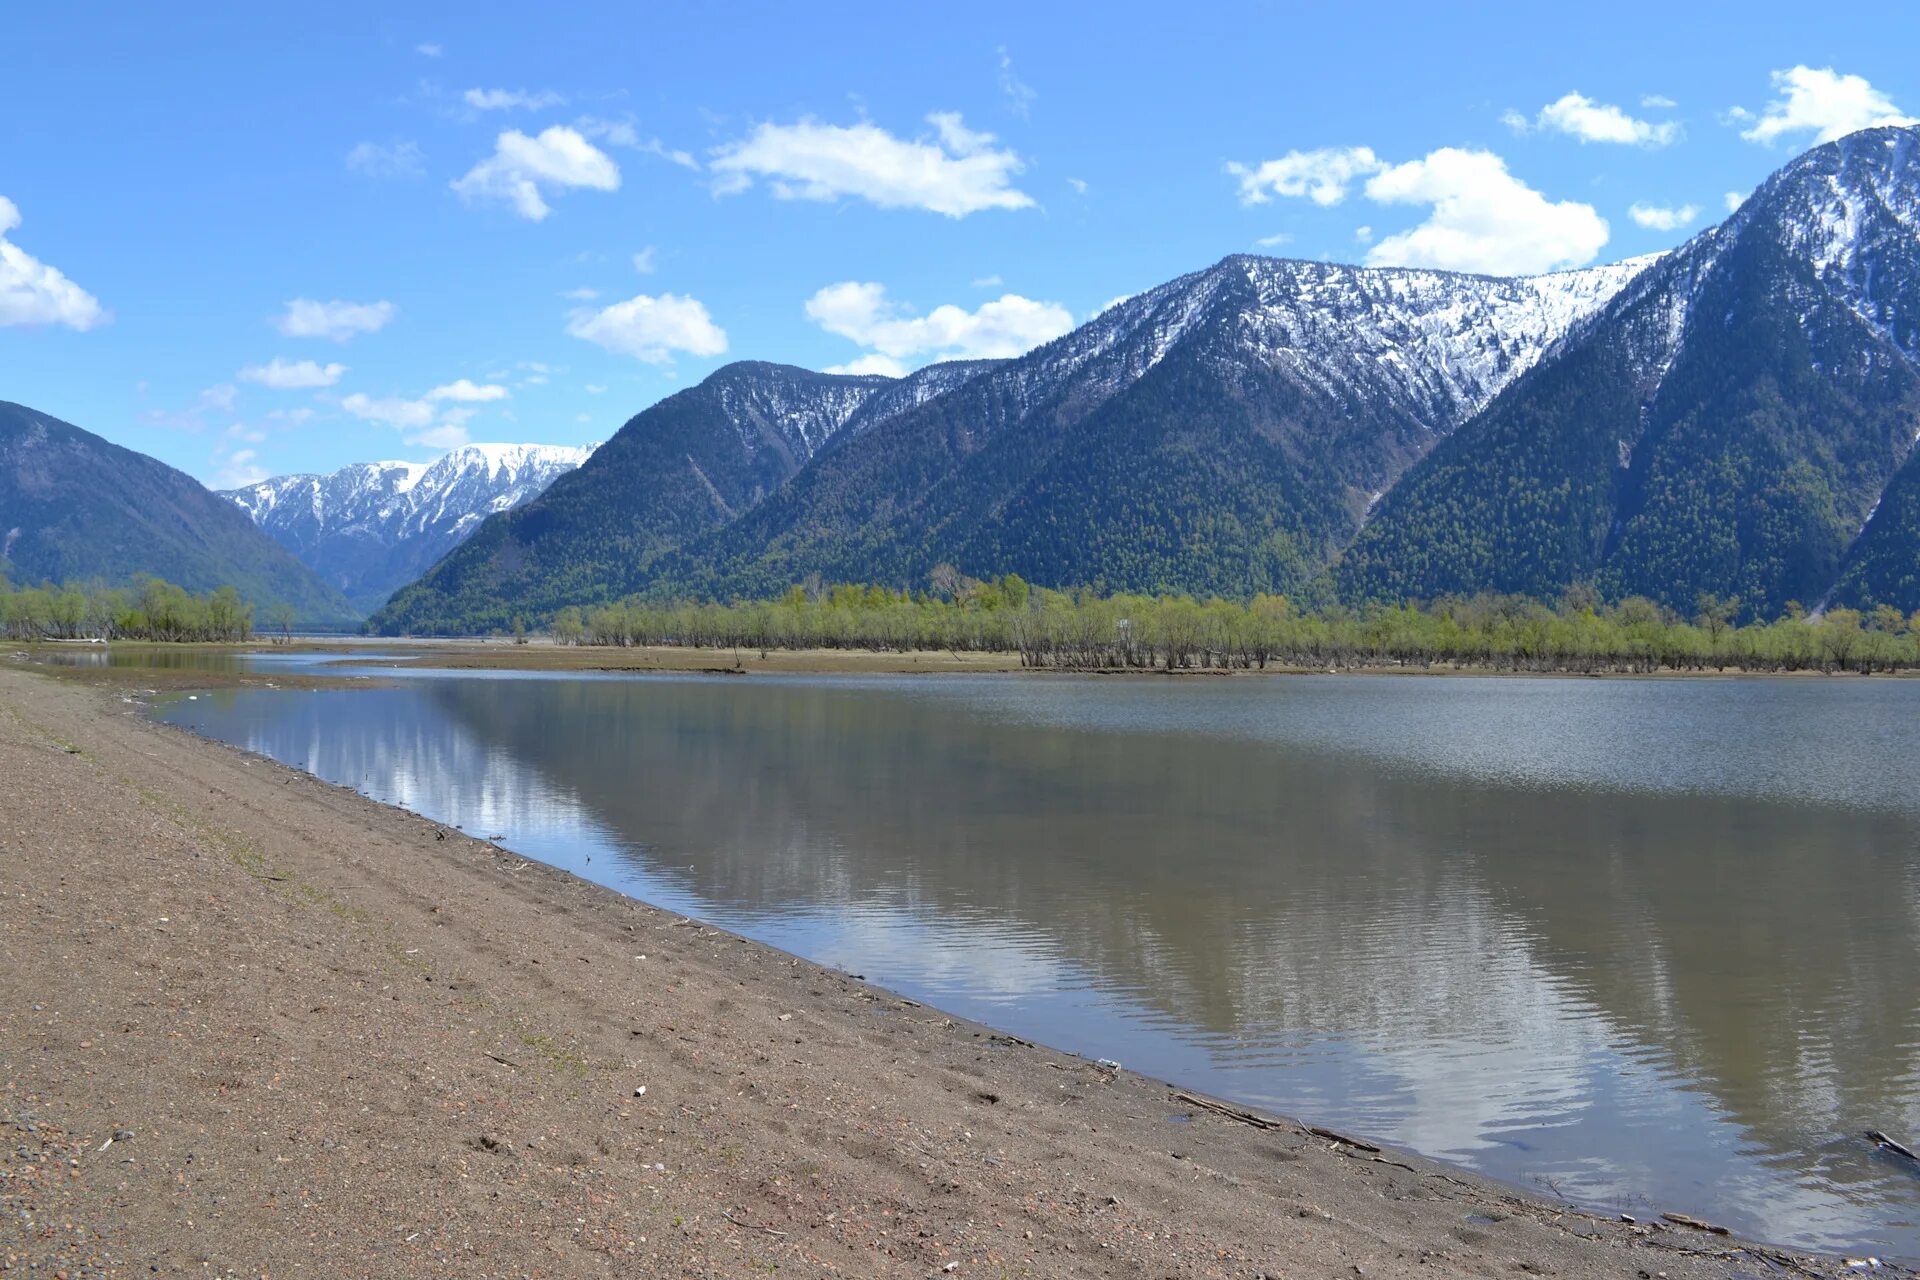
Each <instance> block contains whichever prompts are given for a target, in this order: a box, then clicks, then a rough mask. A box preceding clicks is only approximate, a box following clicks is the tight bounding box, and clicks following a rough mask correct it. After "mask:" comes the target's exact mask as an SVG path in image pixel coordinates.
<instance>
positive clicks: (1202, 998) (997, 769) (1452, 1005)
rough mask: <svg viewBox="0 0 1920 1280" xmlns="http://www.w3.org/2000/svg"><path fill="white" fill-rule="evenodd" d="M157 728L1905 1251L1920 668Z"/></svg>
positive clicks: (720, 682) (809, 693)
mask: <svg viewBox="0 0 1920 1280" xmlns="http://www.w3.org/2000/svg"><path fill="white" fill-rule="evenodd" d="M268 661H272V660H271V659H269V660H268ZM279 661H281V662H285V661H287V659H284V658H283V659H280V660H279ZM160 714H161V715H162V716H163V718H165V719H167V720H169V721H171V722H173V723H176V724H180V725H185V726H188V727H191V728H193V729H196V730H198V731H199V732H201V733H204V734H208V735H210V736H213V737H216V738H221V739H224V740H226V741H228V742H232V743H234V744H236V745H239V746H243V747H247V748H250V749H252V750H255V751H259V752H262V753H264V754H266V755H269V756H272V757H274V758H275V759H278V760H281V761H284V762H286V763H288V764H293V765H297V766H299V767H301V768H304V769H307V770H310V771H311V772H313V773H315V774H318V775H319V776H321V777H323V778H326V779H329V780H331V781H334V782H341V783H347V784H350V785H353V786H356V787H358V788H360V789H361V790H362V791H364V792H366V793H367V794H368V795H371V796H374V797H377V798H380V799H383V800H387V801H391V802H393V803H396V804H400V805H404V806H406V807H407V808H409V809H413V810H416V811H418V812H420V813H423V814H427V815H430V816H432V817H434V818H436V819H439V820H441V821H443V822H448V823H458V824H460V825H461V826H463V827H464V828H465V829H466V830H467V831H468V832H470V833H473V834H477V835H485V836H491V835H499V836H501V837H502V843H504V844H506V845H508V846H510V847H511V848H513V849H515V850H518V851H520V852H522V853H524V854H526V855H527V856H530V857H535V858H539V859H541V860H544V861H547V862H552V863H555V864H557V865H560V866H563V867H566V868H568V869H569V870H572V871H574V872H577V873H578V874H581V875H583V876H586V877H587V878H589V879H592V880H597V881H600V882H602V883H604V884H608V885H611V886H614V887H616V888H618V889H621V890H624V891H626V892H628V893H631V894H634V895H636V896H638V897H641V898H644V899H647V900H648V901H651V902H655V903H658V904H660V905H662V906H665V907H668V908H670V909H672V910H675V911H679V912H682V913H686V914H689V915H695V916H699V917H703V918H705V919H708V920H711V921H714V922H716V923H718V924H721V925H724V926H725V927H727V928H729V929H732V930H735V931H738V932H740V933H743V934H746V935H748V936H751V937H755V938H759V939H763V940H765V941H767V942H770V943H773V944H774V945H776V946H779V947H783V948H786V949H787V950H789V951H792V952H795V953H798V954H800V955H803V956H807V957H809V958H811V959H814V960H818V961H821V962H824V963H827V964H832V965H839V966H842V967H844V968H845V969H847V970H850V971H852V972H855V973H860V974H864V975H866V976H867V977H868V978H869V979H870V980H872V981H875V982H878V983H882V984H884V985H886V986H889V987H891V988H893V989H895V990H897V991H901V992H905V993H907V994H909V995H912V996H913V997H915V998H916V999H922V1000H926V1001H930V1002H933V1003H936V1004H939V1005H941V1006H943V1007H945V1008H947V1009H950V1010H953V1011H956V1012H959V1013H962V1014H965V1015H967V1016H969V1017H973V1018H977V1019H980V1020H982V1021H985V1022H989V1023H992V1024H993V1025H995V1026H997V1027H1000V1028H1003V1029H1005V1030H1008V1031H1011V1032H1013V1033H1015V1034H1018V1035H1022V1036H1025V1037H1028V1038H1031V1039H1035V1040H1039V1041H1042V1042H1044V1043H1047V1044H1051V1045H1055V1046H1058V1047H1061V1048H1064V1049H1069V1050H1073V1051H1076V1052H1079V1053H1083V1054H1087V1055H1089V1056H1095V1057H1107V1058H1117V1059H1120V1060H1121V1061H1122V1062H1124V1063H1125V1065H1126V1066H1127V1067H1128V1068H1130V1069H1135V1070H1139V1071H1143V1072H1146V1073H1149V1074H1152V1075H1157V1076H1164V1077H1166V1078H1169V1079H1172V1080H1175V1081H1178V1082H1180V1083H1183V1084H1187V1085H1191V1086H1195V1087H1198V1088H1200V1089H1203V1090H1206V1091H1208V1092H1211V1093H1215V1094H1219V1095H1222V1096H1225V1097H1230V1098H1235V1099H1240V1100H1243V1101H1245V1102H1248V1103H1253V1104H1257V1105H1260V1106H1263V1107H1267V1108H1271V1109H1274V1110H1277V1111H1280V1112H1283V1113H1288V1114H1294V1115H1299V1116H1303V1117H1307V1118H1310V1119H1312V1120H1315V1121H1318V1122H1321V1123H1325V1124H1329V1125H1333V1126H1335V1127H1338V1128H1340V1129H1343V1130H1346V1131H1349V1132H1353V1133H1356V1134H1366V1135H1372V1136H1375V1137H1379V1138H1384V1139H1387V1140H1389V1141H1391V1142H1393V1143H1396V1144H1399V1145H1402V1146H1406V1147H1410V1148H1413V1149H1415V1150H1418V1151H1421V1152H1424V1153H1426V1154H1428V1155H1431V1156H1435V1157H1439V1158H1442V1159H1446V1160H1450V1161H1455V1162H1458V1163H1459V1164H1462V1165H1466V1166H1468V1167H1471V1168H1474V1169H1477V1170H1481V1171H1483V1172H1485V1173H1488V1174H1492V1175H1494V1176H1497V1177H1500V1178H1504V1179H1507V1180H1509V1181H1512V1182H1514V1183H1517V1184H1521V1185H1523V1186H1526V1187H1529V1188H1531V1189H1534V1190H1539V1191H1547V1192H1549V1193H1551V1192H1553V1191H1557V1192H1558V1193H1559V1194H1561V1195H1563V1196H1565V1197H1568V1198H1570V1199H1573V1200H1575V1201H1578V1202H1580V1203H1582V1204H1584V1205H1587V1206H1590V1207H1598V1208H1603V1209H1609V1210H1619V1211H1627V1212H1633V1213H1636V1214H1646V1213H1650V1212H1658V1211H1660V1210H1667V1209H1677V1210H1683V1211H1686V1212H1689V1213H1693V1214H1695V1215H1697V1216H1700V1217H1704V1218H1708V1219H1711V1220H1714V1221H1718V1222H1723V1223H1726V1224H1727V1225H1729V1226H1732V1227H1734V1228H1735V1229H1737V1230H1739V1231H1741V1232H1743V1233H1750V1234H1752V1235H1756V1236H1759V1237H1761V1238H1764V1239H1769V1240H1775V1241H1780V1242H1783V1243H1792V1244H1798V1245H1803V1246H1808V1247H1815V1248H1823V1249H1836V1250H1848V1251H1863V1252H1874V1253H1879V1254H1882V1255H1888V1254H1891V1255H1895V1256H1903V1257H1909V1258H1912V1257H1920V1169H1916V1168H1914V1167H1912V1166H1910V1165H1908V1164H1906V1163H1905V1162H1902V1161H1900V1160H1898V1159H1895V1158H1892V1157H1889V1156H1885V1155H1881V1154H1879V1153H1877V1152H1876V1151H1875V1150H1874V1148H1873V1146H1872V1144H1870V1143H1868V1142H1867V1141H1865V1140H1864V1138H1863V1137H1862V1136H1861V1135H1862V1132H1863V1131H1864V1130H1867V1129H1881V1130H1885V1131H1887V1132H1889V1133H1892V1134H1894V1135H1895V1136H1905V1137H1907V1138H1910V1139H1911V1138H1916V1137H1920V927H1917V926H1920V681H1884V680H1882V681H1867V680H1858V679H1831V680H1825V679H1807V680H1685V681H1631V680H1604V681H1602V680H1508V679H1490V678H1489V679H1478V678H1476V679H1396V678H1390V677H1378V676H1373V677H1352V678H1342V677H1298V678H1268V679H1260V678H1248V679H1231V680H1226V679H1220V680H1212V679H1192V680H1172V681H1168V680H1158V679H1118V680H1116V679H1087V678H1081V679H1076V678H1047V677H1038V676H1031V677H993V676H960V677H935V676H927V677H912V678H871V679H869V678H848V677H826V676H821V677H781V676H754V677H750V678H744V679H740V678H724V677H705V678H703V677H695V676H684V677H677V676H662V675H646V676H639V677H632V676H626V677H620V676H609V677H593V676H578V675H565V676H550V675H524V674H513V675H497V674H475V673H449V672H423V671H411V672H409V673H408V674H407V675H406V676H405V678H404V679H401V680H400V681H399V682H398V683H397V685H395V686H394V687H385V688H360V689H339V690H334V689H327V690H323V691H317V692H316V691H309V690H275V689H259V688H254V689H243V690H228V691H221V692H216V693H212V694H202V695H200V696H199V697H198V698H196V699H194V700H191V701H188V700H185V699H179V700H175V701H172V702H170V703H168V704H167V705H166V706H165V707H164V708H162V710H161V712H160ZM589 858H591V861H590V862H589ZM1175 1110H1176V1108H1173V1107H1171V1106H1170V1107H1169V1113H1170V1114H1171V1113H1172V1112H1173V1111H1175Z"/></svg>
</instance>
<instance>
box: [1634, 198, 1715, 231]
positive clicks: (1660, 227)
mask: <svg viewBox="0 0 1920 1280" xmlns="http://www.w3.org/2000/svg"><path fill="white" fill-rule="evenodd" d="M1627 216H1628V217H1630V218H1632V219H1633V220H1634V221H1635V222H1637V223H1639V224H1640V225H1641V226H1643V227H1646V228H1648V229H1650V230H1653V231H1678V230H1679V229H1680V228H1681V227H1684V226H1686V225H1688V224H1689V223H1691V222H1692V221H1693V220H1694V219H1695V218H1697V217H1699V216H1700V206H1699V205H1695V204H1683V205H1680V206H1679V207H1678V208H1672V207H1668V206H1665V205H1657V204H1646V203H1643V202H1640V201H1635V202H1634V205H1633V207H1632V208H1630V209H1628V210H1627Z"/></svg>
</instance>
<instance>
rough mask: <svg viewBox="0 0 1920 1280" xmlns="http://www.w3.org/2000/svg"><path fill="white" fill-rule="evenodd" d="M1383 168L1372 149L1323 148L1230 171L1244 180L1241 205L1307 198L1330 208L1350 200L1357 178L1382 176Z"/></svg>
mask: <svg viewBox="0 0 1920 1280" xmlns="http://www.w3.org/2000/svg"><path fill="white" fill-rule="evenodd" d="M1383 167H1384V166H1383V165H1382V164H1381V161H1380V158H1379V157H1378V156H1376V155H1374V154H1373V149H1372V148H1371V147H1322V148H1320V149H1319V150H1317V151H1289V152H1287V154H1286V155H1284V156H1281V157H1280V158H1279V159H1278V160H1268V161H1266V162H1264V163H1262V164H1259V165H1256V166H1253V167H1248V166H1247V165H1244V164H1229V165H1228V166H1227V172H1228V173H1230V174H1232V175H1233V176H1234V177H1236V178H1238V179H1240V203H1241V204H1266V203H1267V202H1268V201H1270V200H1272V199H1273V197H1275V196H1306V197H1308V198H1309V199H1311V200H1312V201H1313V202H1314V203H1315V204H1317V205H1322V206H1326V205H1336V204H1339V203H1340V202H1341V201H1342V200H1344V199H1346V198H1347V188H1348V186H1349V185H1351V184H1352V182H1353V180H1354V179H1355V178H1360V177H1364V176H1366V175H1367V174H1370V173H1378V172H1379V171H1380V170H1381V169H1382V168H1383Z"/></svg>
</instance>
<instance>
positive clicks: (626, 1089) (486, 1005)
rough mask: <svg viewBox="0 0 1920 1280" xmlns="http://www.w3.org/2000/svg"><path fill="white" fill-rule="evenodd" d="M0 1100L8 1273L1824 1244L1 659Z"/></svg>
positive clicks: (1695, 1265) (1068, 1260)
mask: <svg viewBox="0 0 1920 1280" xmlns="http://www.w3.org/2000/svg"><path fill="white" fill-rule="evenodd" d="M0 1131H4V1134H5V1137H6V1139H7V1140H6V1142H5V1143H4V1144H0V1275H6V1276H22V1277H24V1276H28V1275H32V1276H35V1277H64V1278H66V1280H79V1278H80V1277H91V1276H133V1275H151V1274H162V1275H175V1274H182V1275H184V1274H195V1275H208V1276H216V1275H217V1276H227V1275H233V1276H314V1277H361V1276H364V1277H399V1276H409V1277H411V1276H420V1277H428V1276H461V1277H468V1276H472V1277H482V1276H486V1277H493V1276H499V1277H522V1276H543V1277H576V1276H579V1277H591V1276H729V1277H732V1276H751V1275H761V1276H764V1275H770V1274H778V1275H797V1276H856V1277H866V1276H889V1277H890V1276H913V1277H938V1276H942V1275H955V1276H961V1277H966V1276H990V1277H996V1278H997V1277H1006V1276H1036V1277H1052V1276H1115V1277H1119V1276H1129V1277H1131V1276H1140V1277H1155V1278H1159V1277H1233V1278H1237V1280H1251V1278H1253V1277H1259V1276H1266V1277H1279V1276H1289V1277H1291V1276H1325V1277H1335V1276H1349V1277H1351V1276H1381V1277H1386V1276H1416V1275H1418V1276H1495V1275H1507V1274H1533V1275H1560V1276H1613V1277H1634V1276H1646V1277H1656V1276H1662V1275H1664V1276H1668V1277H1676V1278H1678V1277H1691V1276H1729V1277H1731V1276H1761V1275H1778V1274H1789V1273H1791V1274H1802V1275H1841V1274H1858V1272H1857V1271H1849V1269H1848V1267H1847V1265H1846V1263H1845V1262H1844V1261H1843V1260H1839V1259H1818V1258H1812V1257H1808V1256H1805V1255H1800V1254H1795V1253H1790V1252H1786V1251H1782V1250H1777V1249H1772V1248H1766V1247H1761V1246H1748V1245H1744V1244H1742V1243H1740V1242H1738V1241H1736V1240H1733V1239H1731V1238H1729V1237H1726V1236H1723V1235H1719V1234H1715V1233H1713V1232H1711V1231H1709V1230H1705V1229H1703V1226H1704V1224H1694V1225H1690V1224H1687V1223H1683V1222H1668V1221H1662V1220H1660V1219H1659V1218H1658V1217H1657V1216H1654V1215H1652V1214H1647V1213H1642V1214H1640V1215H1639V1216H1640V1217H1641V1218H1642V1220H1641V1221H1638V1222H1627V1221H1620V1220H1618V1219H1616V1218H1613V1217H1608V1216H1604V1215H1593V1214H1588V1213H1582V1212H1577V1211H1574V1210H1572V1209H1571V1208H1569V1207H1567V1206H1564V1205H1559V1204H1554V1203H1551V1202H1549V1201H1548V1200H1546V1199H1541V1198H1536V1197H1534V1196H1531V1195H1527V1194H1523V1193H1521V1192H1520V1191H1518V1190H1515V1189H1511V1188H1506V1187H1503V1186H1500V1185H1497V1184H1493V1183H1490V1182H1487V1181H1484V1180H1481V1179H1478V1178H1476V1177H1473V1176H1471V1175H1468V1174H1465V1173H1462V1172H1459V1171H1457V1170H1451V1169H1447V1168H1444V1167H1442V1166H1439V1165H1435V1164H1433V1163H1430V1162H1428V1161H1425V1160H1422V1159H1419V1158H1416V1157H1412V1156H1408V1155H1405V1154H1402V1153H1398V1152H1395V1151H1393V1150H1391V1149H1379V1148H1377V1147H1376V1146H1375V1145H1374V1144H1371V1143H1368V1142H1366V1141H1364V1135H1353V1136H1352V1137H1351V1138H1343V1137H1342V1136H1341V1135H1339V1134H1335V1133H1332V1132H1329V1131H1325V1130H1316V1129H1312V1128H1309V1127H1307V1126H1306V1125H1303V1124H1301V1123H1298V1122H1294V1121H1290V1120H1284V1119H1280V1118H1277V1117H1269V1116H1260V1115H1253V1114H1250V1113H1246V1112H1244V1111H1240V1110H1239V1109H1237V1108H1233V1107H1229V1106H1224V1105H1222V1104H1219V1103H1215V1102H1212V1101H1211V1100H1208V1099H1205V1098H1201V1097H1197V1096H1194V1095H1190V1094H1184V1093H1182V1092H1181V1091H1180V1090H1179V1089H1178V1088H1177V1087H1176V1086H1171V1085H1168V1084H1165V1083H1162V1082H1159V1081H1155V1080H1151V1079H1147V1078H1144V1077H1141V1076H1138V1075H1136V1074H1134V1073H1132V1072H1128V1071H1125V1070H1120V1071H1118V1072H1115V1071H1112V1070H1108V1069H1106V1068H1104V1067H1102V1066H1100V1065H1098V1064H1096V1063H1092V1062H1088V1061H1086V1060H1083V1059H1080V1058H1076V1057H1072V1056H1069V1055H1066V1054H1062V1053H1059V1052H1055V1051H1052V1050H1049V1049H1047V1048H1046V1047H1044V1046H1040V1045H1031V1044H1027V1043H1024V1042H1021V1041H1017V1040H1013V1039H1011V1038H1009V1037H1005V1036H1000V1035H996V1034H995V1033H994V1032H992V1031H991V1030H990V1029H988V1028H986V1027H982V1026H979V1025H976V1024H973V1023H969V1022H966V1021H963V1020H960V1019H956V1018H952V1017H948V1016H946V1015H944V1014H942V1013H941V1012H940V1011H938V1010H936V1009H932V1008H928V1007H924V1006H922V1005H919V1004H915V1003H913V1002H911V1001H908V1000H904V999H902V998H900V997H898V996H896V995H893V994H890V993H888V992H886V991H884V990H881V989H878V988H875V987H872V986H869V985H867V984H866V983H864V982H862V981H860V980H858V979H857V978H855V977H853V976H851V975H846V974H841V973H837V972H833V971H830V970H827V969H823V968H820V967H818V966H815V965H812V964H809V963H807V962H805V961H802V960H798V959H795V958H794V957H792V956H789V955H786V954H783V953H781V952H779V951H776V950H774V949H772V948H769V947H765V946H762V945H759V944H756V943H753V942H749V941H746V940H743V939H740V938H737V937H734V936H732V935H729V934H727V933H725V932H722V931H718V930H715V929H712V928H709V927H707V926H705V925H703V924H701V923H700V922H698V921H693V920H687V919H683V918H680V917H677V916H674V915H671V914H668V913H665V912H662V911H659V910H656V909H654V908H652V907H650V906H648V905H646V904H644V903H641V902H637V901H634V900H632V899H629V898H626V897H623V896H621V895H619V894H617V893H614V892H612V891H610V890H607V889H603V888H600V887H597V886H594V885H591V884H588V883H586V882H584V881H581V880H578V879H576V878H574V877H572V876H569V875H566V874H564V873H561V872H559V871H556V870H553V869H551V868H548V867H545V866H543V865H541V864H539V863H535V862H531V861H528V860H526V859H523V858H521V857H519V856H517V855H516V854H514V853H513V852H512V851H510V850H507V849H503V848H500V847H497V846H495V845H493V844H490V843H488V842H485V841H482V840H476V839H471V838H468V837H467V836H464V835H462V834H461V833H459V832H457V831H453V830H449V829H446V828H443V827H441V826H439V825H438V824H436V823H433V822H430V821H428V820H426V819H423V818H421V817H418V816H415V815H412V814H409V813H407V812H404V811H402V810H399V809H395V808H391V807H388V806H384V805H380V804H377V803H374V802H372V801H370V800H367V799H364V798H362V797H360V796H358V795H357V794H355V793H353V792H352V791H350V790H346V789H342V788H338V787H334V786H330V785H327V784H325V783H322V782H319V781H317V780H315V779H313V778H311V777H309V776H306V775H304V774H301V773H298V772H295V771H293V770H289V769H286V768H283V767H281V766H279V765H277V764H274V763H272V762H270V761H267V760H264V759H262V758H260V757H257V756H252V755H249V754H247V753H244V752H241V751H237V750H234V749H231V748H229V747H226V746H222V745H218V744H214V743H209V742H206V741H203V740H200V739H197V738H195V737H192V736H191V735H188V734H185V733H182V732H179V731H176V730H173V729H169V728H166V727H164V726H159V725H156V724H153V723H152V722H150V721H149V720H147V719H146V718H145V716H144V713H143V709H142V707H141V706H140V705H139V703H138V702H137V701H136V700H134V699H133V698H132V697H131V696H129V694H128V693H127V692H126V690H125V689H124V688H122V687H120V685H119V682H115V681H107V680H81V681H75V680H65V679H60V678H57V677H54V676H51V675H49V674H46V673H45V672H43V671H36V670H31V669H28V668H26V667H25V666H24V665H22V664H19V663H16V662H11V661H4V660H0ZM1882 1274H1885V1272H1882Z"/></svg>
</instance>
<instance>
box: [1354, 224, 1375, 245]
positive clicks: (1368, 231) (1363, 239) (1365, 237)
mask: <svg viewBox="0 0 1920 1280" xmlns="http://www.w3.org/2000/svg"><path fill="white" fill-rule="evenodd" d="M1353 238H1354V241H1355V242H1356V243H1358V244H1372V243H1373V228H1372V227H1355V228H1354V229H1353Z"/></svg>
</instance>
